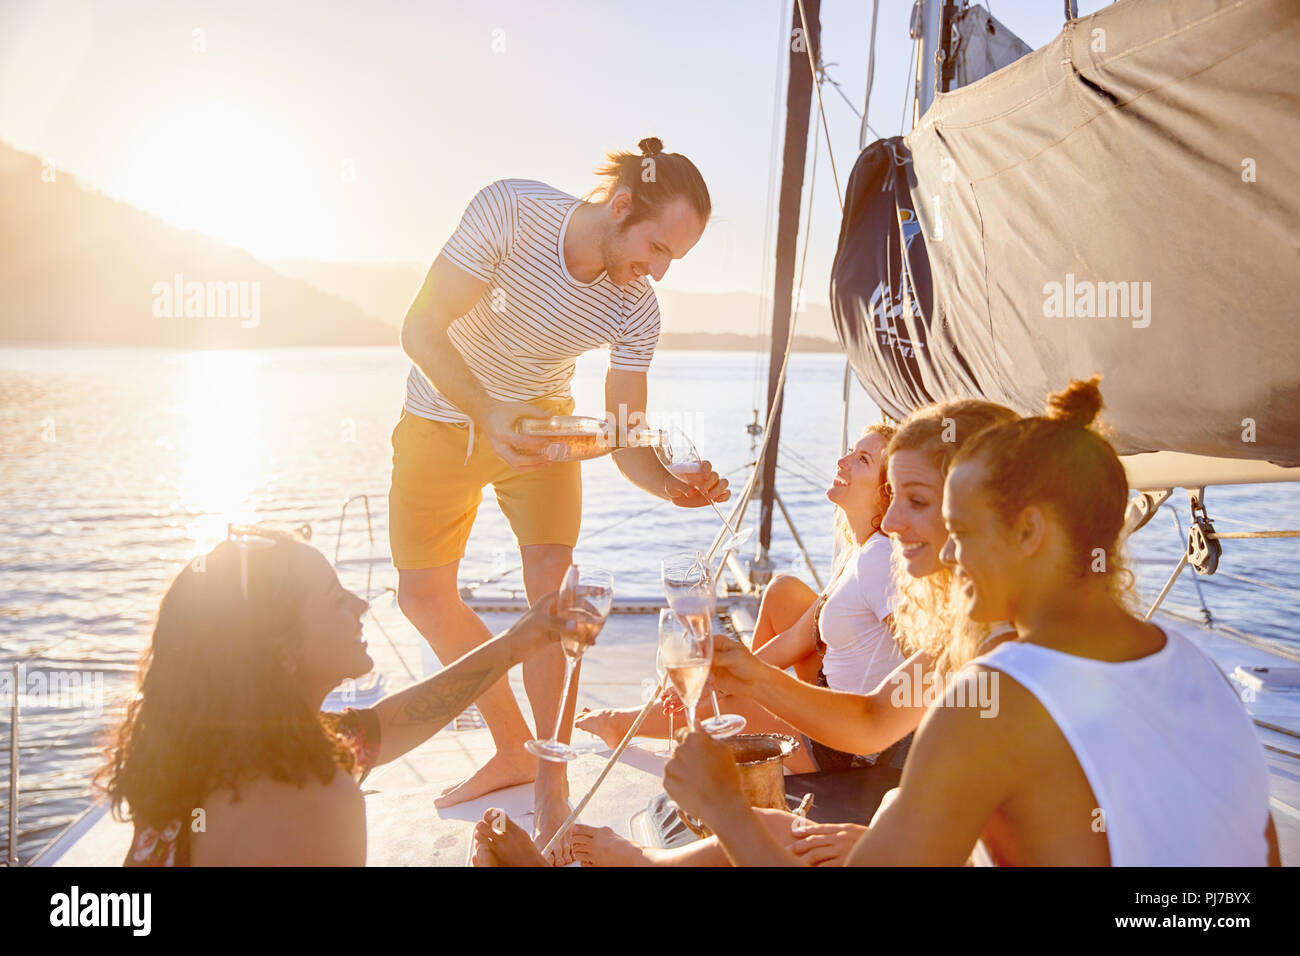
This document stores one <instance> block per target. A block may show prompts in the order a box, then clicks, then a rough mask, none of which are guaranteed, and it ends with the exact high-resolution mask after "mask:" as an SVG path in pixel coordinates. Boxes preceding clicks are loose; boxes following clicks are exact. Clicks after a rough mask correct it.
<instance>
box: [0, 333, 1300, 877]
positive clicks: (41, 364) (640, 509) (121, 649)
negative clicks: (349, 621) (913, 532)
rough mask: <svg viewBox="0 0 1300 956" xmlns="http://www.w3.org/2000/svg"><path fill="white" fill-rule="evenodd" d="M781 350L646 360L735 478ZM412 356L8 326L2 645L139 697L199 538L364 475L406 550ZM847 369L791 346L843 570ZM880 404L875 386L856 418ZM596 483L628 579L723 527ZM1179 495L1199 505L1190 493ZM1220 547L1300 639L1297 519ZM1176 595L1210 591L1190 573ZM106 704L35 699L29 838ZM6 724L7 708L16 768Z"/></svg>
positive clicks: (595, 473)
mask: <svg viewBox="0 0 1300 956" xmlns="http://www.w3.org/2000/svg"><path fill="white" fill-rule="evenodd" d="M605 361H606V359H605V357H604V355H602V354H600V353H593V354H591V355H588V356H585V357H584V359H583V360H582V361H581V362H580V363H579V366H578V375H577V378H576V379H575V382H574V393H575V397H576V399H577V410H578V412H579V413H584V412H585V413H588V414H596V415H599V414H601V413H602V411H603V407H602V406H603V398H602V396H603V392H602V382H603V371H604V364H605ZM761 361H762V360H760V359H759V358H757V357H755V356H753V355H750V354H747V353H736V352H662V353H660V354H659V355H658V356H657V357H656V359H655V362H654V365H653V367H652V369H651V371H650V406H651V414H652V417H658V418H660V419H661V420H665V421H667V420H671V421H674V422H676V423H679V424H682V425H683V426H684V427H685V428H686V429H687V430H688V432H689V433H690V434H691V435H692V437H693V438H694V439H695V442H696V444H697V445H698V446H699V447H700V450H701V452H702V453H703V454H704V455H705V456H706V457H708V458H710V459H711V460H712V461H713V463H714V466H715V468H717V470H718V471H719V472H722V473H724V474H727V475H730V476H731V478H732V480H733V483H734V484H736V485H737V486H739V484H740V483H742V482H743V480H744V477H745V466H746V464H747V463H749V462H750V461H752V458H753V449H752V446H751V438H750V436H749V435H748V434H747V432H746V429H745V426H746V425H748V424H749V423H750V422H751V421H752V420H753V410H754V408H755V406H756V404H758V405H761V403H762V402H763V400H764V396H765V393H766V392H765V390H766V373H765V371H763V370H762V369H761V368H759V365H760V363H761ZM408 368H409V364H408V361H407V360H406V358H405V357H404V356H403V355H402V354H401V352H400V351H399V350H398V349H396V348H392V349H383V348H361V349H351V348H344V349H286V350H268V351H258V352H236V353H229V352H198V353H182V352H174V351H166V350H151V349H30V348H21V349H13V348H11V349H0V663H3V664H4V665H5V667H6V669H7V667H8V665H9V664H10V663H12V662H14V661H20V660H23V661H26V662H27V664H28V666H29V667H31V668H40V669H42V670H44V671H46V672H49V673H54V672H58V671H61V670H62V671H77V672H82V671H86V670H90V669H93V671H94V672H95V673H97V674H102V675H103V681H104V685H103V696H104V698H105V700H106V701H114V700H119V699H121V698H122V697H123V696H124V695H125V694H128V693H129V692H130V690H131V681H132V678H133V676H134V668H135V662H136V660H137V658H138V656H139V654H140V651H141V649H142V648H143V646H144V644H145V642H146V640H147V635H148V626H149V621H150V617H151V615H152V613H153V611H154V610H155V608H156V607H157V603H158V599H159V597H160V596H161V593H162V591H163V590H164V589H165V587H166V586H167V583H168V582H169V580H170V579H171V578H172V576H173V575H175V573H176V572H177V571H178V570H179V569H180V567H182V566H183V564H184V563H185V562H186V561H187V560H188V559H189V558H190V557H192V556H193V555H195V554H196V553H199V552H200V551H203V550H206V549H207V548H209V547H211V546H212V545H213V544H215V543H216V542H217V541H219V540H220V539H221V538H223V537H224V535H225V528H226V522H227V521H231V520H254V519H256V520H264V521H268V522H273V523H280V524H284V525H296V524H300V523H302V522H306V523H308V524H310V525H311V526H312V529H313V531H314V532H315V542H316V544H317V545H318V546H320V547H321V548H322V550H324V551H325V552H326V554H328V555H332V554H333V549H334V544H335V531H336V527H337V521H336V519H337V517H338V514H339V509H340V505H341V504H342V502H343V500H344V499H345V498H347V497H348V496H350V495H354V494H359V493H368V494H370V495H371V496H372V497H371V499H370V506H371V509H372V515H373V518H374V528H375V535H376V539H377V546H376V550H377V553H378V554H380V555H383V554H386V553H387V508H386V493H387V489H388V480H389V474H390V469H391V454H392V451H391V445H390V444H389V440H390V435H391V432H392V428H393V425H394V424H395V423H396V420H397V417H398V414H399V411H400V408H401V402H402V396H403V389H404V382H405V378H406V372H407V369H408ZM756 372H759V373H761V376H760V377H761V383H762V387H761V388H759V389H756V381H759V379H756ZM842 373H843V359H842V358H841V357H839V356H836V355H796V356H794V357H793V359H792V362H791V369H790V374H789V384H788V388H787V395H786V405H785V419H784V426H783V433H782V445H781V457H780V459H779V460H780V462H781V466H782V467H781V470H780V471H779V472H778V490H779V492H780V494H781V496H782V498H783V499H784V501H785V503H786V506H787V508H788V509H789V511H790V513H791V515H792V517H793V519H794V522H795V524H796V526H797V528H798V529H799V531H800V533H801V535H802V537H803V539H804V541H805V544H806V545H807V546H808V549H809V552H810V554H811V557H812V561H813V565H814V566H815V567H816V568H817V569H818V570H819V571H822V572H823V573H824V572H825V570H826V569H827V568H828V567H829V564H830V550H831V541H830V535H829V529H830V526H831V520H832V511H831V506H830V505H829V504H828V503H827V502H826V500H825V498H824V491H825V488H826V487H827V485H828V484H829V482H830V478H831V475H832V473H833V470H834V461H835V458H836V457H837V455H838V449H839V435H840V414H841V399H840V395H841V391H840V389H841V376H842ZM878 418H879V412H878V411H877V409H876V408H875V407H874V406H873V405H872V404H871V403H870V401H869V400H868V399H866V397H865V396H864V395H863V394H862V392H861V391H860V390H858V389H857V388H856V386H855V394H854V398H853V401H852V403H851V414H850V430H851V434H854V435H856V433H857V431H858V430H860V429H861V427H862V426H863V425H865V424H867V423H869V422H872V421H876V420H878ZM584 495H585V503H584V514H583V537H582V539H581V540H580V542H579V544H578V549H577V557H578V560H579V561H581V562H585V563H588V564H596V565H600V566H603V567H607V568H609V569H610V570H612V571H613V572H614V574H615V579H616V582H617V584H616V587H617V590H618V592H619V593H620V594H621V595H624V596H628V597H649V598H653V597H657V596H658V594H659V590H660V588H659V580H658V562H659V558H660V557H662V556H663V554H665V553H666V552H668V551H672V550H680V549H684V548H696V547H704V546H706V545H707V544H708V543H709V541H710V540H711V538H712V536H713V533H714V532H715V530H716V528H717V520H716V518H715V517H714V515H713V513H712V511H711V510H708V509H704V510H691V511H687V510H682V509H676V508H673V507H672V506H670V505H666V504H661V503H657V502H656V500H655V499H652V498H650V497H648V496H646V495H645V494H644V493H642V492H640V491H639V490H638V489H636V488H635V487H633V486H632V485H631V484H629V483H628V482H627V481H626V480H624V479H623V478H622V476H621V475H620V474H619V473H618V471H617V469H615V468H614V466H613V464H612V463H611V462H610V461H609V460H608V459H603V460H598V461H594V462H589V463H587V464H586V465H585V466H584ZM1174 500H1175V501H1177V502H1178V503H1179V507H1180V509H1182V511H1183V512H1184V519H1185V511H1186V508H1185V498H1179V497H1176V498H1175V499H1174ZM1209 505H1210V511H1211V514H1212V515H1213V516H1215V517H1216V518H1220V519H1221V520H1223V522H1224V523H1223V524H1222V525H1221V526H1220V527H1221V530H1246V529H1247V527H1248V526H1259V527H1263V528H1290V527H1295V526H1296V523H1297V516H1300V488H1296V487H1292V486H1260V487H1235V488H1215V489H1212V490H1211V491H1210V494H1209ZM751 510H752V511H753V512H756V511H757V509H756V508H755V509H751ZM512 542H513V539H512V538H511V535H510V532H509V528H508V526H507V525H506V523H505V520H504V518H503V517H502V516H501V514H500V512H499V510H498V509H497V506H496V502H495V499H494V498H493V497H492V495H491V494H490V493H489V494H488V495H487V496H486V497H485V499H484V503H483V507H482V509H481V511H480V513H479V518H478V522H477V524H476V526H475V530H474V534H473V537H472V538H471V540H470V544H469V554H468V556H467V557H466V559H465V561H464V562H463V564H462V568H461V578H462V581H464V582H472V581H480V580H483V579H485V578H500V579H501V584H502V585H504V586H505V587H506V588H510V587H515V588H521V585H520V584H519V583H518V575H517V574H511V573H508V572H510V570H511V569H512V568H513V567H514V565H515V561H516V554H515V552H514V550H513V543H512ZM1181 547H1182V545H1181V541H1180V539H1179V537H1178V535H1177V533H1176V532H1175V530H1174V524H1173V520H1172V518H1171V517H1170V516H1169V515H1167V514H1163V515H1160V516H1157V518H1156V519H1155V520H1154V521H1153V522H1152V523H1151V524H1150V525H1148V527H1147V528H1144V529H1143V530H1142V531H1141V532H1139V534H1138V535H1137V536H1136V538H1135V541H1134V543H1133V554H1134V556H1135V558H1136V559H1137V560H1136V564H1137V567H1138V570H1139V575H1140V581H1141V583H1142V586H1143V589H1144V591H1146V592H1149V593H1154V592H1155V591H1156V590H1158V588H1159V586H1160V584H1161V583H1162V582H1163V580H1164V578H1165V577H1166V576H1167V575H1168V573H1169V572H1170V570H1172V567H1173V565H1174V562H1175V561H1176V560H1177V558H1178V556H1179V554H1180V553H1181ZM1224 550H1225V555H1224V561H1223V564H1222V567H1223V572H1221V573H1220V574H1219V575H1216V576H1215V577H1214V578H1210V579H1202V580H1201V581H1200V582H1199V583H1200V585H1201V592H1202V595H1203V597H1204V600H1205V602H1206V603H1207V604H1208V605H1209V607H1210V608H1211V609H1212V611H1213V612H1214V614H1215V616H1216V617H1217V618H1219V619H1221V620H1225V621H1230V622H1231V623H1232V624H1233V625H1234V626H1236V627H1238V628H1240V629H1242V630H1246V631H1249V632H1252V633H1255V634H1259V635H1261V636H1266V637H1272V638H1275V639H1281V640H1287V641H1291V640H1293V639H1294V638H1293V633H1292V630H1293V629H1292V625H1291V623H1290V622H1291V619H1292V616H1293V612H1294V609H1295V607H1296V600H1295V598H1294V596H1292V595H1289V594H1287V593H1285V592H1283V591H1281V590H1276V588H1279V587H1296V586H1297V585H1300V575H1297V572H1296V564H1295V559H1296V557H1297V552H1296V543H1295V541H1293V540H1291V541H1288V540H1281V541H1278V540H1273V541H1241V542H1238V541H1233V542H1227V543H1225V547H1224ZM369 553H370V550H369V545H368V542H367V538H366V533H365V522H364V520H363V518H362V517H361V512H360V511H359V510H358V511H356V512H355V513H350V517H349V519H348V523H347V526H346V528H345V531H344V534H343V538H342V546H341V557H343V558H345V559H347V558H364V557H366V556H367V555H368V554H369ZM772 555H773V557H774V559H775V561H776V562H777V564H778V566H779V567H778V570H781V569H784V570H793V571H795V572H796V573H800V574H802V575H803V576H804V577H805V578H808V570H807V567H806V565H804V564H803V562H802V561H801V559H800V558H799V556H798V551H797V549H796V548H795V546H794V542H793V540H792V539H791V536H790V534H789V533H788V531H787V530H786V529H785V527H784V526H783V525H781V524H780V522H779V518H778V523H777V526H776V529H775V532H774V537H773V548H772ZM361 567H362V566H360V565H348V566H346V570H345V571H344V572H343V577H344V583H345V584H347V585H348V586H351V587H353V588H354V589H358V590H360V589H363V587H364V570H362V569H361ZM1225 573H1230V574H1237V575H1240V576H1245V577H1248V578H1251V579H1254V580H1258V581H1263V582H1265V583H1266V584H1270V585H1273V586H1274V587H1273V588H1269V587H1263V588H1261V587H1256V586H1252V585H1249V584H1247V583H1245V582H1243V581H1239V580H1234V579H1231V578H1228V577H1226V576H1225ZM809 580H811V579H810V578H809ZM1167 604H1169V605H1172V606H1173V607H1175V608H1178V609H1182V610H1184V611H1188V612H1192V611H1195V610H1196V609H1198V608H1199V606H1200V596H1198V593H1197V590H1196V587H1195V583H1194V582H1193V580H1192V577H1191V575H1190V573H1187V574H1185V575H1184V576H1183V577H1182V578H1181V579H1180V581H1179V583H1178V584H1177V585H1176V586H1175V589H1174V591H1173V593H1172V594H1171V596H1170V599H1169V601H1168V602H1167ZM110 719H111V713H106V715H105V716H103V717H100V718H87V717H86V716H84V715H81V714H68V713H64V712H60V711H57V710H55V711H49V710H40V709H37V710H34V711H32V712H30V713H28V712H26V711H25V712H24V715H23V720H22V725H21V726H22V747H21V756H20V765H21V767H22V782H23V798H22V800H21V803H20V809H21V816H22V819H21V823H20V834H21V839H20V853H21V857H22V858H23V859H24V860H26V859H29V858H30V857H31V856H32V855H33V854H34V853H35V851H36V850H38V849H39V848H40V846H42V845H43V844H44V843H45V842H47V841H48V840H49V839H50V838H51V837H52V836H53V835H54V833H56V832H57V830H58V829H59V828H61V827H62V826H63V825H65V824H66V823H67V822H68V821H69V820H70V819H71V818H72V817H73V816H75V815H76V814H77V813H78V812H80V810H81V809H82V808H83V807H84V806H85V805H86V803H87V802H88V800H89V797H90V791H89V786H88V779H89V775H90V773H91V772H92V771H93V769H94V767H95V766H96V763H97V759H98V757H97V751H96V749H95V735H96V733H97V732H98V731H99V730H100V729H101V728H102V726H103V725H104V723H105V722H106V721H108V720H110ZM8 731H9V727H8V713H7V712H6V713H4V714H2V715H0V743H2V744H3V747H0V779H2V780H4V782H5V784H6V785H7V781H8ZM6 800H7V789H6V790H2V791H0V819H3V813H4V809H5V801H6ZM0 826H2V824H0Z"/></svg>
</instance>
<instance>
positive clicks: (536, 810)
mask: <svg viewBox="0 0 1300 956" xmlns="http://www.w3.org/2000/svg"><path fill="white" fill-rule="evenodd" d="M567 797H568V787H567V786H566V787H565V788H564V791H563V792H562V793H559V794H555V795H551V794H542V793H538V794H537V795H536V796H535V797H534V803H533V827H534V830H533V842H534V843H535V844H537V849H538V850H544V849H545V848H546V844H548V843H550V842H551V837H553V836H555V831H557V830H558V829H560V826H561V825H562V824H563V823H564V821H565V820H567V819H569V814H570V813H572V812H573V807H571V806H569V801H568V799H567ZM564 842H565V841H561V843H562V844H563V843H564ZM565 850H566V847H565V846H563V845H561V846H560V847H557V852H556V853H554V854H552V856H553V857H554V860H553V862H554V863H555V864H556V865H559V866H563V865H564V864H563V863H560V862H559V856H560V855H561V854H562V853H563V852H564V851H565ZM566 862H567V861H566Z"/></svg>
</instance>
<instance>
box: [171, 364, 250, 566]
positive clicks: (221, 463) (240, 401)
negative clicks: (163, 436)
mask: <svg viewBox="0 0 1300 956" xmlns="http://www.w3.org/2000/svg"><path fill="white" fill-rule="evenodd" d="M262 360H263V358H262V356H261V355H258V354H256V353H250V352H194V353H192V354H190V355H188V356H187V357H186V368H185V382H186V393H185V396H184V399H183V406H182V413H183V415H184V418H185V428H184V432H183V434H182V437H181V454H182V456H183V458H184V465H183V466H182V470H181V475H180V488H179V490H180V495H181V503H182V507H184V508H185V509H186V510H187V511H189V512H192V513H193V512H197V514H196V516H195V517H194V518H193V519H192V520H191V522H190V523H189V525H188V526H187V528H186V531H187V533H188V536H189V538H190V539H191V540H192V541H193V542H194V545H193V555H198V554H203V553H205V552H207V551H209V550H211V549H212V548H213V547H214V546H215V545H216V544H217V543H219V542H220V541H222V540H224V539H225V537H226V525H227V523H228V522H236V523H239V522H249V521H254V520H256V517H257V515H256V513H255V511H254V506H255V501H254V492H255V491H256V489H257V488H258V486H259V484H261V483H262V482H263V480H264V476H265V470H266V465H267V463H266V454H265V451H266V449H265V440H264V436H263V435H262V429H261V418H262V415H263V413H264V409H263V408H262V407H261V402H260V401H259V395H258V392H257V376H256V371H257V366H258V365H259V364H260V363H261V362H262Z"/></svg>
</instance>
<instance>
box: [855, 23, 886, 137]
mask: <svg viewBox="0 0 1300 956" xmlns="http://www.w3.org/2000/svg"><path fill="white" fill-rule="evenodd" d="M879 18H880V0H872V3H871V47H870V49H869V50H868V51H867V92H866V95H865V96H864V97H863V99H862V128H861V129H859V130H858V150H859V152H860V151H862V150H864V149H866V148H867V130H871V132H873V133H875V135H876V139H884V137H883V136H881V135H880V134H879V133H876V131H875V130H874V129H871V126H870V125H868V123H867V118H868V117H869V116H870V115H871V88H872V87H873V86H875V84H876V21H877V20H878V19H879Z"/></svg>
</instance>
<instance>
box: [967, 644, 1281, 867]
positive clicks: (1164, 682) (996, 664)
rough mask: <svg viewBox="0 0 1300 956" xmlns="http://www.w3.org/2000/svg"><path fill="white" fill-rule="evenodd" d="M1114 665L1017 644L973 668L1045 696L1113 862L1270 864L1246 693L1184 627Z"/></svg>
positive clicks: (1264, 791) (1264, 794)
mask: <svg viewBox="0 0 1300 956" xmlns="http://www.w3.org/2000/svg"><path fill="white" fill-rule="evenodd" d="M1162 630H1163V631H1164V634H1165V637H1166V641H1165V646H1164V647H1163V648H1161V649H1160V650H1159V651H1157V652H1156V653H1154V654H1150V655H1148V656H1146V657H1143V658H1139V659H1138V660H1135V661H1123V662H1120V663H1112V662H1108V661H1098V660H1091V659H1088V658H1084V657H1077V656H1075V655H1073V654H1064V653H1061V652H1060V651H1054V650H1049V649H1048V648H1045V647H1040V646H1038V645H1035V644H1026V643H1023V642H1021V641H1007V642H1006V643H1003V644H1000V645H999V646H998V647H996V648H994V649H993V650H992V651H990V652H989V653H988V654H985V655H984V656H982V657H979V658H977V659H976V660H974V661H972V662H971V665H969V666H974V665H982V666H984V667H990V668H994V669H996V670H999V671H1002V672H1003V673H1005V674H1007V675H1008V676H1009V677H1011V678H1013V679H1015V681H1016V682H1017V683H1019V684H1020V685H1021V686H1023V687H1024V688H1025V689H1026V690H1028V691H1029V692H1030V693H1032V694H1033V695H1034V696H1035V697H1036V698H1038V701H1039V703H1041V704H1042V705H1043V707H1044V708H1046V710H1047V712H1048V713H1049V714H1050V715H1051V717H1052V719H1053V720H1054V721H1056V725H1057V727H1059V728H1060V729H1061V733H1062V734H1064V736H1065V739H1066V740H1067V741H1068V742H1069V744H1070V747H1071V748H1073V750H1074V755H1075V757H1077V758H1078V760H1079V764H1080V766H1081V767H1082V768H1083V772H1084V774H1085V775H1086V776H1087V778H1088V783H1089V785H1090V786H1091V787H1092V791H1093V794H1094V796H1096V798H1097V803H1098V806H1099V808H1100V809H1101V810H1103V811H1104V818H1101V817H1099V819H1104V821H1105V826H1106V838H1107V842H1108V844H1109V846H1110V860H1111V865H1112V866H1263V865H1265V864H1266V863H1267V861H1268V843H1267V840H1266V839H1265V837H1264V830H1265V828H1266V826H1267V825H1268V820H1269V811H1268V797H1269V781H1268V767H1267V766H1266V764H1265V763H1264V753H1263V750H1262V748H1261V746H1260V743H1259V739H1258V738H1257V737H1256V736H1255V731H1254V727H1253V726H1252V724H1251V721H1250V717H1249V716H1248V715H1247V713H1246V710H1245V708H1244V707H1243V706H1242V703H1241V700H1240V699H1239V698H1238V696H1237V694H1236V693H1235V692H1234V690H1233V689H1232V687H1231V686H1230V685H1229V683H1228V681H1227V679H1226V678H1225V677H1224V676H1223V675H1222V674H1221V673H1220V672H1219V670H1218V668H1217V667H1216V666H1215V665H1214V663H1213V662H1212V661H1211V660H1210V659H1209V658H1208V657H1206V656H1205V655H1204V654H1203V653H1201V651H1200V649H1199V648H1197V647H1196V645H1195V644H1193V643H1192V642H1191V641H1190V640H1189V639H1188V638H1187V637H1186V636H1185V635H1184V634H1182V633H1180V632H1179V631H1178V630H1177V629H1176V628H1174V627H1171V626H1167V625H1166V626H1164V627H1162Z"/></svg>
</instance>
